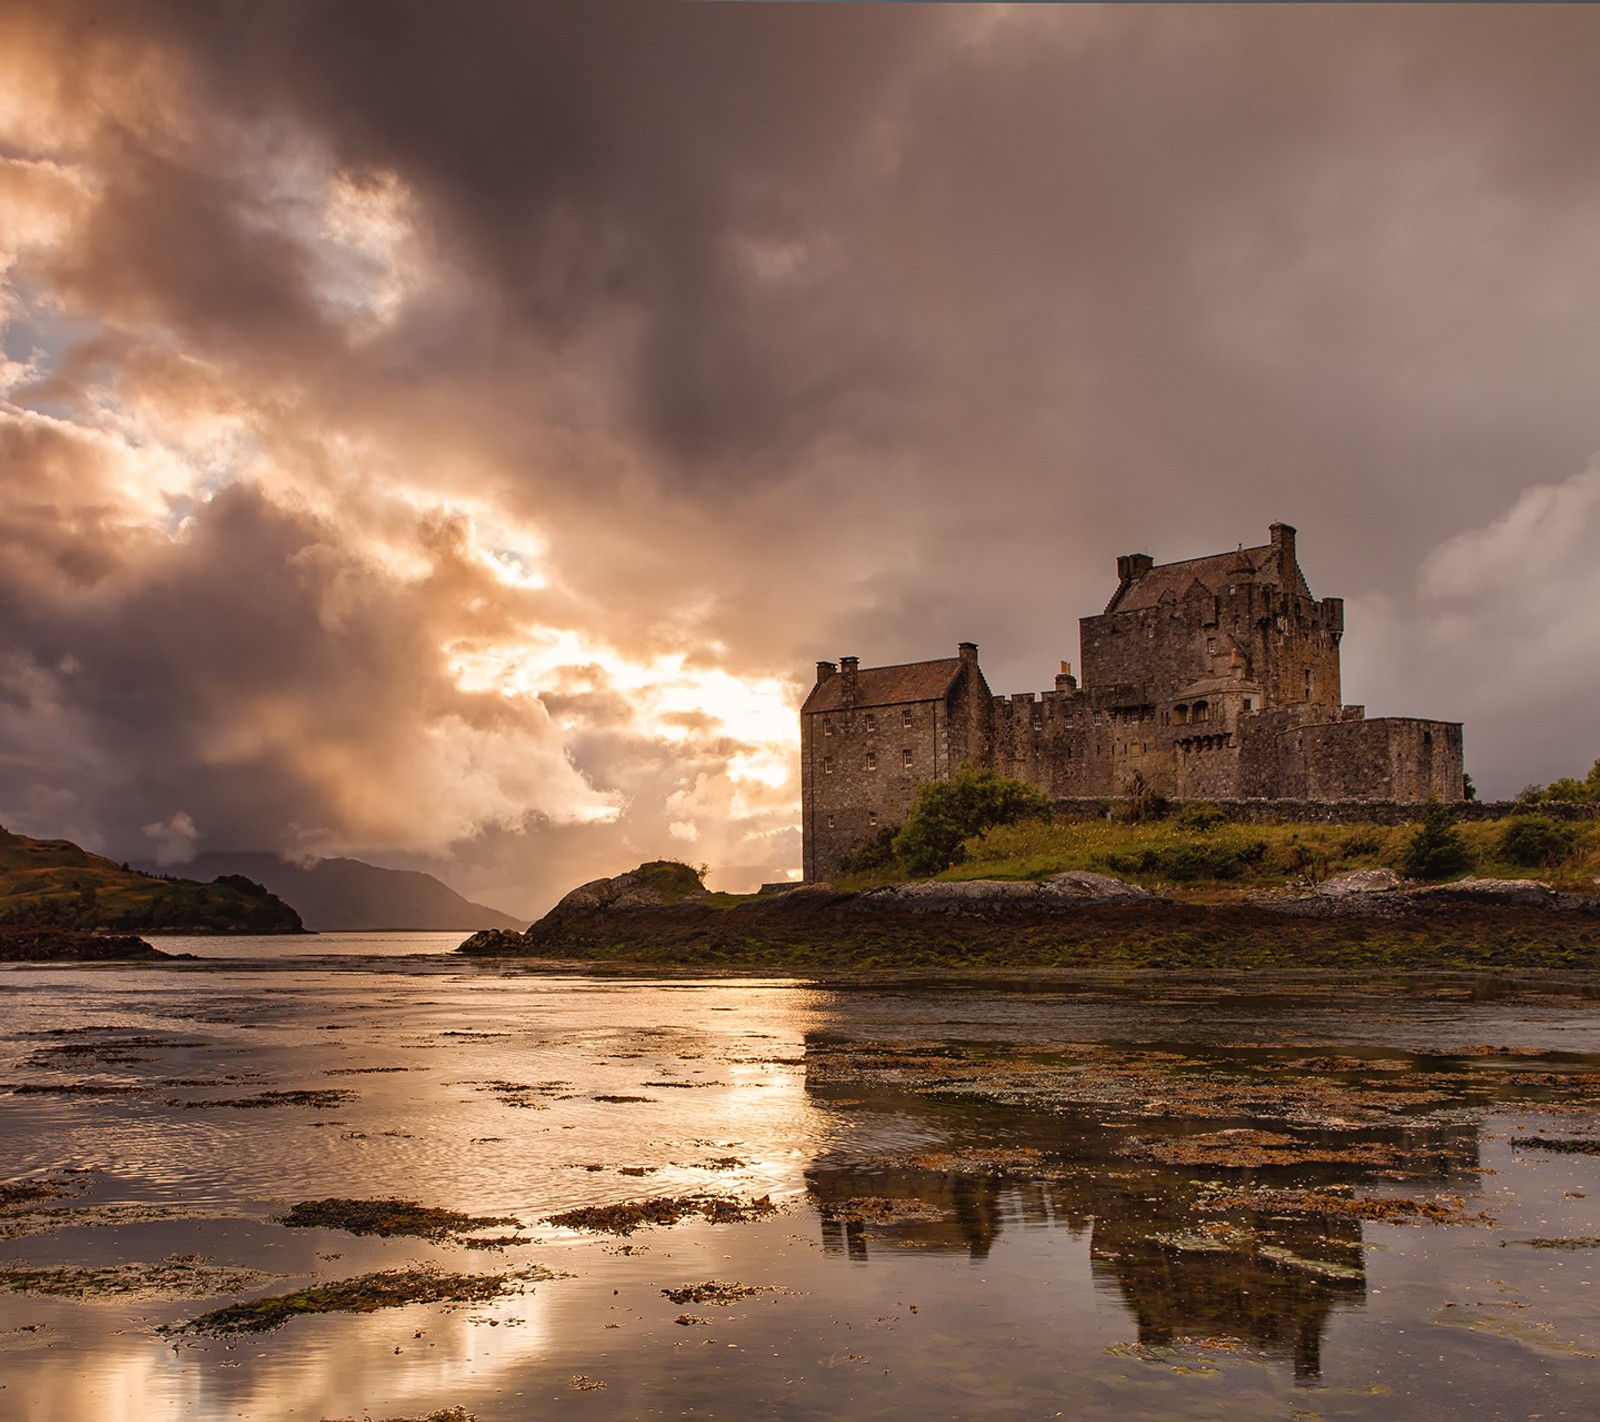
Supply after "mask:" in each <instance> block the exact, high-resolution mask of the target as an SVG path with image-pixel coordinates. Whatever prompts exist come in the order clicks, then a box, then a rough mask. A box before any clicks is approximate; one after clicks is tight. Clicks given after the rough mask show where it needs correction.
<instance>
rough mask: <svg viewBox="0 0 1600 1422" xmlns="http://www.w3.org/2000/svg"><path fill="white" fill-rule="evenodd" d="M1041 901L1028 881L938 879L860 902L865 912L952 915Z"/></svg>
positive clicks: (874, 892) (887, 887)
mask: <svg viewBox="0 0 1600 1422" xmlns="http://www.w3.org/2000/svg"><path fill="white" fill-rule="evenodd" d="M1038 901H1039V886H1038V885H1037V884H1035V883H1033V882H1032V881H1031V880H1028V879H953V880H945V879H937V880H924V881H922V882H919V883H914V884H884V885H883V886H882V887H880V888H876V889H868V890H867V891H866V892H865V893H864V894H862V895H861V896H860V898H859V899H858V901H857V902H858V903H859V905H860V906H861V907H862V908H897V909H909V910H911V911H912V912H914V913H916V912H932V913H950V912H954V911H956V910H960V909H975V908H990V907H999V906H1001V905H1007V906H1009V905H1012V904H1029V903H1037V902H1038Z"/></svg>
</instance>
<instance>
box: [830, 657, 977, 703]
mask: <svg viewBox="0 0 1600 1422" xmlns="http://www.w3.org/2000/svg"><path fill="white" fill-rule="evenodd" d="M960 671H961V658H960V657H943V658H941V659H940V660H938V661H934V662H907V663H906V664H905V665H904V666H898V667H862V668H861V669H860V671H858V672H857V673H856V699H855V704H856V705H857V706H897V705H900V704H902V703H906V702H912V701H940V700H943V699H944V697H945V696H946V695H948V694H949V691H950V688H951V687H952V686H953V685H954V684H955V679H956V677H957V675H958V674H959V673H960ZM800 709H801V710H802V711H803V712H814V711H842V710H843V709H844V674H843V673H842V672H841V673H839V674H838V675H837V676H831V677H829V678H828V679H827V680H826V681H824V682H819V683H818V684H817V685H816V686H814V687H812V688H811V695H810V696H808V697H806V704H805V705H804V706H803V707H801V708H800Z"/></svg>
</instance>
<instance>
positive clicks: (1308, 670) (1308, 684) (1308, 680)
mask: <svg viewBox="0 0 1600 1422" xmlns="http://www.w3.org/2000/svg"><path fill="white" fill-rule="evenodd" d="M1306 700H1307V701H1309V700H1311V668H1310V667H1307V668H1306Z"/></svg>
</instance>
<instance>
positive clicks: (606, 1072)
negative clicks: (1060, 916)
mask: <svg viewBox="0 0 1600 1422" xmlns="http://www.w3.org/2000/svg"><path fill="white" fill-rule="evenodd" d="M339 938H340V936H337V935H330V936H328V938H326V939H324V940H321V941H318V942H317V943H315V944H313V945H310V946H311V948H312V949H313V950H319V951H315V956H312V955H311V953H309V952H307V945H305V944H302V943H296V944H294V945H292V946H293V948H294V950H295V952H294V953H290V952H287V951H285V950H284V949H283V948H282V947H281V946H279V945H272V946H271V948H270V950H269V949H267V948H259V949H257V948H253V946H252V945H251V944H249V943H246V942H239V943H234V944H230V945H229V946H228V948H227V950H226V951H227V953H228V954H229V956H228V957H227V958H225V959H224V958H217V959H214V960H212V961H209V962H207V961H203V960H201V961H189V962H181V963H180V962H174V963H170V964H169V963H163V964H159V965H147V964H138V965H131V966H125V967H107V966H101V965H92V966H88V965H85V966H76V965H75V966H71V967H67V966H53V965H51V966H39V967H22V966H15V967H9V968H7V969H5V970H0V997H3V1000H4V1005H5V1010H4V1015H3V1018H0V1021H3V1023H4V1027H3V1029H0V1355H3V1358H0V1418H3V1419H12V1418H16V1419H39V1422H44V1420H45V1419H49V1422H62V1419H80V1418H82V1419H95V1422H123V1419H126V1422H134V1419H139V1422H147V1420H148V1419H168V1418H172V1419H177V1418H184V1419H213V1418H215V1419H223V1418H240V1417H243V1418H258V1419H269V1418H271V1419H277V1418H305V1419H312V1422H317V1419H335V1418H338V1419H347V1418H348V1419H357V1418H363V1419H364V1418H371V1419H422V1418H430V1417H432V1418H444V1417H448V1418H451V1419H455V1422H460V1419H466V1418H474V1417H475V1418H478V1419H481V1422H500V1419H506V1420H507V1422H510V1419H522V1418H528V1417H544V1416H555V1415H560V1416H570V1417H576V1418H583V1417H592V1418H635V1417H641V1418H642V1417H657V1416H659V1417H679V1418H727V1419H734V1418H749V1417H772V1418H793V1419H814V1418H850V1419H861V1418H884V1419H899V1418H905V1419H912V1418H917V1419H921V1418H963V1419H965V1418H975V1417H985V1418H987V1417H995V1418H1028V1419H1031V1418H1050V1417H1066V1418H1072V1417H1079V1418H1090V1417H1105V1416H1116V1417H1118V1418H1119V1419H1130V1420H1132V1419H1149V1422H1157V1419H1161V1422H1166V1420H1167V1419H1189V1418H1208V1419H1209V1418H1217V1419H1227V1422H1255V1419H1263V1422H1265V1419H1273V1422H1282V1419H1294V1422H1323V1420H1324V1419H1326V1422H1333V1419H1376V1418H1383V1419H1390V1418H1394V1419H1401V1418H1403V1419H1408V1422H1410V1419H1433V1418H1438V1419H1447V1418H1448V1419H1456V1418H1461V1417H1484V1418H1495V1419H1506V1418H1544V1419H1554V1418H1560V1417H1570V1418H1580V1417H1590V1416H1593V1415H1595V1413H1596V1411H1597V1404H1600V1306H1597V1302H1596V1299H1595V1293H1596V1278H1597V1275H1600V1216H1597V1211H1596V1203H1597V1201H1600V999H1597V998H1596V997H1594V996H1593V995H1586V993H1585V991H1583V990H1581V988H1582V987H1583V985H1582V984H1579V983H1578V982H1576V981H1575V980H1574V981H1572V982H1570V983H1569V982H1565V981H1564V980H1562V979H1560V978H1557V977H1548V978H1542V979H1537V980H1535V979H1526V980H1523V981H1520V982H1518V981H1513V980H1508V979H1506V978H1504V977H1501V978H1493V979H1490V978H1479V979H1460V978H1457V979H1445V978H1439V979H1415V978H1412V979H1402V978H1395V979H1386V980H1383V981H1376V980H1371V981H1365V982H1363V981H1362V980H1359V979H1357V978H1354V977H1344V978H1334V977H1328V976H1322V977H1319V978H1302V979H1296V978H1295V977H1293V976H1292V975H1275V976H1268V975H1256V976H1254V977H1236V978H1230V979H1228V980H1227V981H1216V980H1209V981H1208V980H1207V978H1206V977H1205V976H1204V975H1202V974H1196V973H1188V974H1184V975H1182V976H1173V975H1167V974H1156V973H1146V974H1125V975H1120V976H1119V975H1115V974H1093V973H1084V974H1078V975H1072V974H1058V975H1055V976H1053V977H1050V978H1048V979H1038V978H1035V979H1033V980H1029V981H1026V982H1024V981H1021V980H1018V981H1013V982H1006V981H1001V980H998V979H995V980H985V979H982V978H973V979H971V980H969V981H965V982H956V981H951V980H946V981H944V982H940V983H935V982H931V981H929V982H918V981H915V980H899V981H893V982H881V983H874V982H872V981H871V980H862V979H859V978H858V979H856V980H854V981H852V982H850V983H847V984H837V985H832V986H826V985H820V984H818V983H815V982H805V981H798V980H778V979H771V980H763V979H715V978H704V979H692V980H691V979H661V978H650V977H645V976H637V977H626V976H607V977H597V976H582V975H576V974H562V973H559V972H551V971H544V972H536V971H527V970H524V969H522V968H520V967H518V966H516V965H508V964H504V963H495V964H488V963H474V962H470V961H463V960H461V959H458V958H450V957H447V956H445V955H444V954H442V953H439V952H437V951H428V950H433V949H437V948H438V947H439V946H441V945H440V944H439V943H438V942H437V941H436V938H437V936H434V937H431V938H423V937H419V938H418V939H417V940H416V941H415V943H412V944H410V945H408V944H407V943H405V942H403V941H399V940H398V939H391V940H390V941H389V942H388V943H387V944H386V945H383V946H379V947H376V948H374V947H373V946H372V945H371V944H365V945H364V944H362V943H361V942H359V941H355V940H351V941H346V942H342V943H341V942H340V941H339ZM397 945H398V946H397ZM185 946H188V945H185ZM408 946H409V947H411V948H415V949H418V950H421V951H418V952H416V953H408V952H407V949H408ZM201 951H203V949H202V950H201ZM253 951H259V952H260V956H259V957H254V956H251V953H252V952H253ZM341 951H343V952H344V953H345V956H340V953H341ZM385 954H387V955H388V956H382V955H385Z"/></svg>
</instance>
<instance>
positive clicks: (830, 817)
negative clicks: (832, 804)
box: [828, 815, 833, 829]
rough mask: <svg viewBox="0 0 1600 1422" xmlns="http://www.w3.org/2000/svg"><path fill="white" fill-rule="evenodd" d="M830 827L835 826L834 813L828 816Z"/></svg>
mask: <svg viewBox="0 0 1600 1422" xmlns="http://www.w3.org/2000/svg"><path fill="white" fill-rule="evenodd" d="M828 828H829V829H832V828H833V816H832V815H829V816H828Z"/></svg>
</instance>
